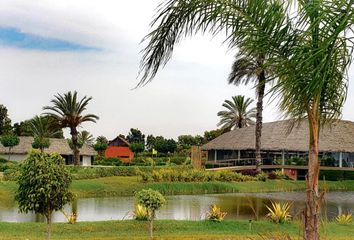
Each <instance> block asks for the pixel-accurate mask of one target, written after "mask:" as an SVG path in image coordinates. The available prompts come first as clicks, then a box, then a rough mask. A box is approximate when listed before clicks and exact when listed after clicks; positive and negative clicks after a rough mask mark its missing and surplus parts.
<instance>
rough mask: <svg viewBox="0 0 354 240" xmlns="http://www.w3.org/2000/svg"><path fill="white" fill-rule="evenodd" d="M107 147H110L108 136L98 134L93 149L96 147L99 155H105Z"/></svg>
mask: <svg viewBox="0 0 354 240" xmlns="http://www.w3.org/2000/svg"><path fill="white" fill-rule="evenodd" d="M107 147H108V140H107V138H106V137H104V136H98V137H97V138H96V142H95V144H94V145H93V149H95V150H96V151H97V152H98V154H99V155H101V156H103V155H104V151H106V149H107Z"/></svg>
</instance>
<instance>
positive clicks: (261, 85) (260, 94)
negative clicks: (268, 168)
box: [255, 70, 266, 172]
mask: <svg viewBox="0 0 354 240" xmlns="http://www.w3.org/2000/svg"><path fill="white" fill-rule="evenodd" d="M265 84H266V77H265V71H264V70H262V71H261V73H260V74H259V76H258V86H257V113H256V130H255V131H256V132H255V134H256V143H255V144H256V146H255V149H256V171H257V172H260V170H261V168H260V166H261V165H262V156H261V137H262V118H263V116H262V115H263V98H264V91H265Z"/></svg>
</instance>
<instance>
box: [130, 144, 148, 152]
mask: <svg viewBox="0 0 354 240" xmlns="http://www.w3.org/2000/svg"><path fill="white" fill-rule="evenodd" d="M130 149H131V150H132V151H133V152H134V153H141V152H143V151H144V150H145V147H144V144H143V143H138V142H133V143H131V144H130Z"/></svg>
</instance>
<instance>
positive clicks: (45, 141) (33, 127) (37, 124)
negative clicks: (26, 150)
mask: <svg viewBox="0 0 354 240" xmlns="http://www.w3.org/2000/svg"><path fill="white" fill-rule="evenodd" d="M29 128H30V131H31V133H32V136H34V142H33V143H32V147H33V148H39V149H40V150H41V152H43V151H44V148H48V147H49V146H50V140H49V138H51V137H53V136H55V135H57V134H58V133H59V134H60V132H61V130H58V129H57V128H56V127H54V125H53V123H52V120H51V119H50V118H49V117H41V116H35V117H34V118H32V119H31V120H30V121H29Z"/></svg>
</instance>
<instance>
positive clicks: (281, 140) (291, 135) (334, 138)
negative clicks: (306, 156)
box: [202, 120, 354, 153]
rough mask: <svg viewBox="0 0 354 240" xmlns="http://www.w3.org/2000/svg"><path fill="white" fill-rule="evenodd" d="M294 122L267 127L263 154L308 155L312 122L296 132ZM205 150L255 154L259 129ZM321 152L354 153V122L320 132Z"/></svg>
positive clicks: (238, 131) (229, 137)
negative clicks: (238, 151) (286, 152)
mask: <svg viewBox="0 0 354 240" xmlns="http://www.w3.org/2000/svg"><path fill="white" fill-rule="evenodd" d="M291 123H292V122H291V121H290V120H285V121H277V122H269V123H264V124H263V129H262V150H263V151H294V152H306V151H308V146H309V130H308V129H309V128H308V122H307V121H302V122H301V123H300V124H295V125H294V126H293V127H292V128H291V126H292V124H291ZM202 149H204V150H254V149H255V126H250V127H245V128H240V129H235V130H233V131H230V132H228V133H225V134H223V135H221V136H220V137H218V138H216V139H214V140H212V141H210V142H209V143H207V144H205V145H203V146H202ZM319 149H320V152H351V153H354V122H350V121H343V120H340V121H336V122H334V123H333V124H331V125H330V126H325V127H324V128H323V129H321V131H320V143H319Z"/></svg>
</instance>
